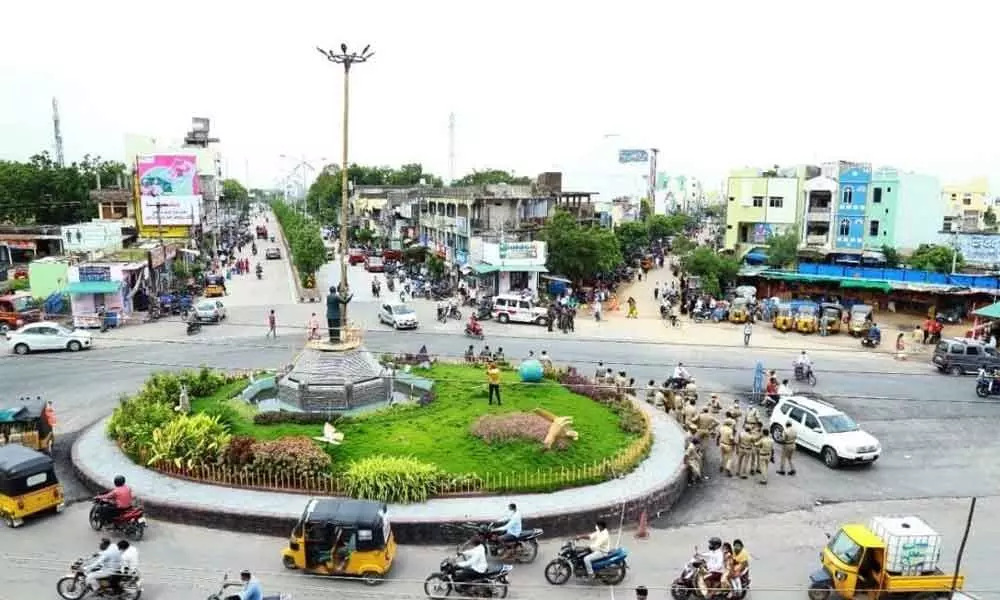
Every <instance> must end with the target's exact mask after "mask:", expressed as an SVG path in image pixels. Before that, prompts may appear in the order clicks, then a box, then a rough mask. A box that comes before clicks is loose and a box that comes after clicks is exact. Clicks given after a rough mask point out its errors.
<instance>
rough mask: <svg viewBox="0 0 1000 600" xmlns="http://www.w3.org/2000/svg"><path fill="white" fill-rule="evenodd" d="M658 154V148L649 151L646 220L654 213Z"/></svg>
mask: <svg viewBox="0 0 1000 600" xmlns="http://www.w3.org/2000/svg"><path fill="white" fill-rule="evenodd" d="M659 154H660V149H659V148H650V149H649V181H648V182H647V183H649V214H648V215H646V218H649V217H651V216H653V214H654V213H655V212H656V157H657V156H658V155H659Z"/></svg>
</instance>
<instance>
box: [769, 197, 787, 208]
mask: <svg viewBox="0 0 1000 600" xmlns="http://www.w3.org/2000/svg"><path fill="white" fill-rule="evenodd" d="M767 205H768V206H770V207H771V208H781V207H782V206H784V205H785V199H784V198H782V197H781V196H771V197H770V198H768V199H767Z"/></svg>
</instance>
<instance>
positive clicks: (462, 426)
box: [192, 364, 637, 474]
mask: <svg viewBox="0 0 1000 600" xmlns="http://www.w3.org/2000/svg"><path fill="white" fill-rule="evenodd" d="M419 375H420V376H422V377H427V378H428V379H432V380H434V382H435V387H434V389H435V391H436V392H437V399H436V400H435V401H434V402H433V403H431V404H430V405H429V406H426V407H423V408H419V409H416V408H404V409H402V410H389V411H380V412H376V413H373V414H370V415H363V416H359V417H357V418H355V419H348V420H347V421H345V422H343V423H340V424H338V425H337V429H338V430H339V431H341V432H343V433H344V443H343V444H342V445H340V446H336V447H328V451H329V452H330V453H331V454H332V455H333V457H334V462H335V464H336V465H338V466H339V465H346V464H347V463H348V462H350V461H352V460H356V459H360V458H364V457H367V456H372V455H375V454H386V455H395V456H413V457H415V458H417V459H419V460H422V461H425V462H428V463H432V464H435V465H437V466H438V467H439V468H441V469H442V470H444V471H446V472H449V473H480V474H483V473H500V472H517V471H524V470H532V469H544V468H548V467H559V466H567V467H569V466H582V465H586V464H591V463H593V462H596V461H599V460H601V459H604V458H607V457H610V456H612V455H614V454H615V453H617V452H619V451H621V450H623V449H624V448H625V447H627V446H628V444H629V443H630V442H631V441H632V440H634V439H636V437H637V436H635V435H632V434H627V433H625V432H623V431H621V429H620V428H619V427H618V417H617V415H615V414H614V413H613V412H612V411H611V410H610V409H608V408H606V407H605V406H603V405H601V404H599V403H597V402H594V401H593V400H591V399H589V398H585V397H583V396H578V395H576V394H573V393H572V392H569V391H567V390H566V389H565V388H563V387H562V386H560V385H559V384H557V383H553V382H550V381H545V382H542V383H537V384H530V385H524V384H521V383H520V381H519V378H518V376H517V373H515V372H510V371H508V372H504V373H503V383H502V384H501V392H502V394H503V406H502V407H497V406H489V405H488V404H487V387H486V375H485V372H484V370H483V369H479V368H474V367H467V366H464V365H451V364H449V365H437V366H435V367H434V368H432V369H431V370H430V371H421V372H420V373H419ZM238 391H239V388H238V387H237V389H236V390H228V391H227V390H222V391H220V393H219V394H216V395H215V396H214V397H213V398H210V399H199V400H196V401H194V402H193V403H192V408H194V409H195V410H203V409H204V408H205V407H206V406H207V405H208V404H210V403H212V402H216V401H218V400H219V399H222V398H227V397H232V396H233V395H235V393H236V392H238ZM537 407H542V408H545V409H547V410H549V411H551V412H552V413H554V414H555V415H557V416H571V417H573V426H574V429H576V431H578V432H579V434H580V439H579V440H578V441H576V442H572V443H571V444H570V447H569V448H567V449H565V450H557V451H550V452H543V451H542V447H541V444H538V443H534V442H528V441H512V442H507V443H503V444H493V445H487V444H486V443H485V442H483V441H482V440H480V439H479V438H477V437H475V436H473V435H472V434H470V433H469V427H470V425H471V424H472V423H473V422H475V420H476V419H477V418H478V417H479V416H480V415H484V414H500V413H506V412H530V411H531V410H532V409H534V408H537ZM321 429H322V426H320V425H292V424H281V425H269V426H262V425H254V424H253V420H252V416H250V415H246V414H245V413H241V418H240V419H239V420H238V421H236V422H235V423H234V426H233V433H234V434H236V435H250V436H253V437H256V438H258V439H276V438H280V437H284V436H289V435H305V436H309V437H312V436H318V435H320V430H321Z"/></svg>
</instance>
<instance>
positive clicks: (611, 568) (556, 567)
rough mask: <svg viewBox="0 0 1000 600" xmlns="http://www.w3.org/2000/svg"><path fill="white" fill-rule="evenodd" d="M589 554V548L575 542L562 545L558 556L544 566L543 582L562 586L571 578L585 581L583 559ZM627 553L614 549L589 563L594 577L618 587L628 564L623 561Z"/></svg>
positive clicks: (585, 572)
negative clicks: (592, 568)
mask: <svg viewBox="0 0 1000 600" xmlns="http://www.w3.org/2000/svg"><path fill="white" fill-rule="evenodd" d="M588 554H590V548H588V547H586V546H577V545H576V542H575V541H573V540H570V541H568V542H566V543H565V544H563V545H562V548H560V550H559V556H557V557H556V558H553V559H552V560H551V561H549V564H547V565H545V580H546V581H548V582H549V583H551V584H552V585H563V584H564V583H566V582H567V581H569V578H570V577H571V576H574V575H575V576H576V577H577V579H586V578H588V577H587V568H586V567H585V566H584V565H583V557H584V556H587V555H588ZM627 557H628V551H627V550H625V549H624V548H615V549H613V550H612V551H611V552H610V553H609V554H608V555H607V556H605V557H604V558H601V559H598V560H595V561H594V562H593V563H591V566H592V567H594V577H595V578H596V579H597V580H599V581H600V582H601V583H604V584H606V585H618V584H619V583H621V582H622V581H623V580H624V579H625V571H626V570H627V569H628V563H627V562H626V561H625V559H626V558H627Z"/></svg>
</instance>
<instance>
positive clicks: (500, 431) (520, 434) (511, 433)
mask: <svg viewBox="0 0 1000 600" xmlns="http://www.w3.org/2000/svg"><path fill="white" fill-rule="evenodd" d="M550 425H551V423H549V421H547V420H546V419H545V418H543V417H541V416H539V415H536V414H531V413H520V412H516V413H507V414H503V415H484V416H482V417H479V418H478V419H476V421H475V422H474V423H473V424H472V426H471V427H470V428H469V432H470V433H472V435H474V436H476V437H477V438H480V439H481V440H483V441H484V442H486V443H487V444H497V443H504V442H510V441H513V440H527V441H531V442H538V443H539V444H541V443H542V442H543V441H545V435H546V434H547V433H548V431H549V426H550Z"/></svg>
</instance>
